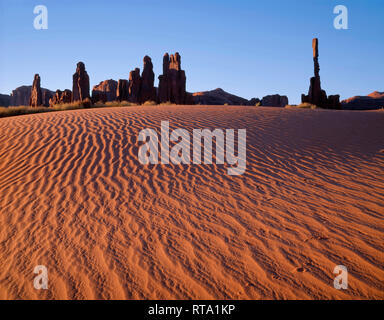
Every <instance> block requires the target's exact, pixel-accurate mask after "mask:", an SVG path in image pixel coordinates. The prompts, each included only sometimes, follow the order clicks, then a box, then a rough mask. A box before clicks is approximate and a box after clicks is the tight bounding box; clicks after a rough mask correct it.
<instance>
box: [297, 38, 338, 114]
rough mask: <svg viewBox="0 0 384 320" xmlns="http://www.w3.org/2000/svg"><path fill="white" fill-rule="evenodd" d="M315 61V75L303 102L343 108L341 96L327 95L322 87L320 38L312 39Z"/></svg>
mask: <svg viewBox="0 0 384 320" xmlns="http://www.w3.org/2000/svg"><path fill="white" fill-rule="evenodd" d="M312 49H313V63H314V73H315V76H314V77H312V78H311V84H310V86H309V91H308V95H305V94H302V95H301V102H302V103H310V104H313V105H316V106H318V107H320V108H324V109H341V104H340V96H339V95H333V96H329V97H327V93H326V92H325V91H324V90H322V89H321V82H320V64H319V40H318V39H317V38H315V39H313V40H312Z"/></svg>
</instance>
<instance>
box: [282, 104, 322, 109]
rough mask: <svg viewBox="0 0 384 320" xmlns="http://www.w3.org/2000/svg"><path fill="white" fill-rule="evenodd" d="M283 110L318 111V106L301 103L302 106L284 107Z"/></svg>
mask: <svg viewBox="0 0 384 320" xmlns="http://www.w3.org/2000/svg"><path fill="white" fill-rule="evenodd" d="M285 108H287V109H295V108H300V109H318V106H316V105H314V104H310V103H307V102H305V103H302V104H299V105H289V104H288V105H286V106H285Z"/></svg>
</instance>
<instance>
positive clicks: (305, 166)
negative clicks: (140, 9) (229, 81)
mask: <svg viewBox="0 0 384 320" xmlns="http://www.w3.org/2000/svg"><path fill="white" fill-rule="evenodd" d="M162 120H165V121H169V122H170V126H171V128H172V129H175V128H186V129H188V130H192V129H195V128H196V129H200V128H209V129H215V128H222V129H227V128H231V129H243V128H245V129H247V171H246V172H245V173H244V174H243V175H240V176H229V175H228V174H227V171H226V165H216V164H214V165H206V164H202V165H193V164H191V165H174V164H170V165H162V164H158V165H148V166H144V165H142V164H141V163H140V162H139V161H138V148H139V142H138V133H139V131H140V130H142V129H144V128H154V129H156V130H159V128H160V122H161V121H162ZM36 265H45V266H46V267H47V269H48V278H49V287H48V289H47V290H36V289H35V288H34V286H33V279H34V277H35V276H36V275H35V274H34V273H33V271H34V268H35V266H36ZM336 265H345V266H346V267H347V268H348V271H349V277H348V285H349V287H348V289H347V290H336V289H335V288H334V287H333V280H334V278H335V276H336V275H335V274H333V269H334V267H335V266H336ZM383 267H384V112H382V111H370V112H367V111H364V112H360V111H330V110H329V111H327V110H298V109H284V108H265V107H232V106H209V107H208V106H139V107H121V108H104V109H85V110H73V111H63V112H53V113H44V114H33V115H25V116H17V117H10V118H3V119H0V299H383V298H384V269H383Z"/></svg>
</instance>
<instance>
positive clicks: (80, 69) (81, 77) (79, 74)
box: [72, 62, 90, 102]
mask: <svg viewBox="0 0 384 320" xmlns="http://www.w3.org/2000/svg"><path fill="white" fill-rule="evenodd" d="M86 98H90V95H89V76H88V73H87V71H85V65H84V63H83V62H79V63H78V64H77V68H76V72H75V73H74V75H73V86H72V101H73V102H75V101H84V100H85V99H86Z"/></svg>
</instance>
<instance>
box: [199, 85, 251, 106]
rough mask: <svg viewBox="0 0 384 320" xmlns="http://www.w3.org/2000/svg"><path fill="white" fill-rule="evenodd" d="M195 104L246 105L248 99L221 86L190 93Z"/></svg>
mask: <svg viewBox="0 0 384 320" xmlns="http://www.w3.org/2000/svg"><path fill="white" fill-rule="evenodd" d="M192 96H193V100H194V103H195V104H201V105H224V104H228V105H238V106H246V105H248V103H249V101H248V100H247V99H244V98H241V97H239V96H236V95H233V94H230V93H228V92H226V91H224V90H223V89H221V88H217V89H215V90H211V91H203V92H195V93H193V94H192Z"/></svg>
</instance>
